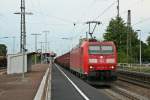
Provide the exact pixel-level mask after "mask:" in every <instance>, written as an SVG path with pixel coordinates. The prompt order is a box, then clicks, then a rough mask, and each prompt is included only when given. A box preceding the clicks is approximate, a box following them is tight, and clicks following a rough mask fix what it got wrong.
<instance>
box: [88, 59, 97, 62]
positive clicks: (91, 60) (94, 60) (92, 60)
mask: <svg viewBox="0 0 150 100" xmlns="http://www.w3.org/2000/svg"><path fill="white" fill-rule="evenodd" d="M89 63H97V59H89Z"/></svg>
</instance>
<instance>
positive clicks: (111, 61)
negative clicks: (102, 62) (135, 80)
mask: <svg viewBox="0 0 150 100" xmlns="http://www.w3.org/2000/svg"><path fill="white" fill-rule="evenodd" d="M106 63H115V59H114V58H109V59H106Z"/></svg>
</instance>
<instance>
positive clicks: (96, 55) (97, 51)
mask: <svg viewBox="0 0 150 100" xmlns="http://www.w3.org/2000/svg"><path fill="white" fill-rule="evenodd" d="M55 62H56V63H57V64H59V65H61V66H63V67H64V68H66V69H69V70H70V71H71V72H73V73H75V74H76V75H78V76H80V77H82V78H84V79H85V80H87V82H89V83H90V84H110V83H111V82H113V81H115V80H117V75H116V68H117V51H116V47H115V44H114V43H113V42H100V41H97V40H86V39H83V40H82V41H81V42H80V43H79V45H77V46H76V47H75V48H73V49H72V50H71V51H70V52H68V53H66V54H64V55H62V56H59V57H56V59H55Z"/></svg>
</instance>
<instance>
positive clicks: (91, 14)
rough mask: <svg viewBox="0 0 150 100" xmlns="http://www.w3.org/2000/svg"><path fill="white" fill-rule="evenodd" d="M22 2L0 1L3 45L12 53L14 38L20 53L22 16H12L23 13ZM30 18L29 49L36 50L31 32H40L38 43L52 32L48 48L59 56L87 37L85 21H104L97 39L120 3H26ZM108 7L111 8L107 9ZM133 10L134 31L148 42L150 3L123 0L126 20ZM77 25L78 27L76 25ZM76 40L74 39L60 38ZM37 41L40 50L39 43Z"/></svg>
mask: <svg viewBox="0 0 150 100" xmlns="http://www.w3.org/2000/svg"><path fill="white" fill-rule="evenodd" d="M20 1H21V0H0V38H1V37H4V36H9V37H10V38H9V39H0V43H5V44H7V45H8V49H9V53H12V48H13V42H12V41H13V39H12V38H11V37H13V36H16V41H15V44H16V45H15V50H16V52H18V51H19V36H20V16H19V15H15V14H13V13H14V12H18V11H20ZM25 1H26V11H27V12H32V13H33V15H27V17H26V18H27V19H26V23H27V48H28V49H29V50H30V51H34V37H33V36H32V35H31V34H32V33H40V34H42V35H41V36H39V38H38V41H39V42H40V41H43V42H44V41H45V38H44V37H45V36H44V33H43V31H45V30H49V33H48V41H49V42H50V44H49V48H50V50H53V51H55V52H57V53H59V54H60V53H63V52H66V51H68V50H69V49H70V48H72V47H73V46H74V45H76V44H77V42H78V39H79V38H80V36H82V37H84V36H85V33H86V31H87V30H88V26H87V25H86V24H84V22H86V21H89V20H97V21H101V22H102V25H100V26H99V27H98V28H97V29H96V32H95V34H94V35H95V36H96V37H97V38H98V39H102V35H103V33H104V32H105V30H106V27H107V26H108V23H109V21H110V19H111V18H114V17H115V16H116V15H117V10H116V6H117V0H25ZM107 8H109V9H107ZM128 9H130V10H131V11H132V26H133V28H134V29H135V30H136V29H140V30H142V40H143V41H145V40H146V38H147V36H148V35H149V34H148V33H149V32H150V28H149V26H150V0H120V15H121V17H122V18H123V19H124V20H125V22H126V20H127V10H128ZM73 23H76V26H74V25H73ZM69 37H73V39H72V40H62V39H61V38H69ZM39 42H38V48H40V44H39Z"/></svg>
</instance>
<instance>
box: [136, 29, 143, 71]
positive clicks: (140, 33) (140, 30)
mask: <svg viewBox="0 0 150 100" xmlns="http://www.w3.org/2000/svg"><path fill="white" fill-rule="evenodd" d="M136 31H137V32H139V34H140V35H139V39H140V58H139V60H140V71H141V65H142V59H141V58H142V57H141V51H142V50H141V30H136Z"/></svg>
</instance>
